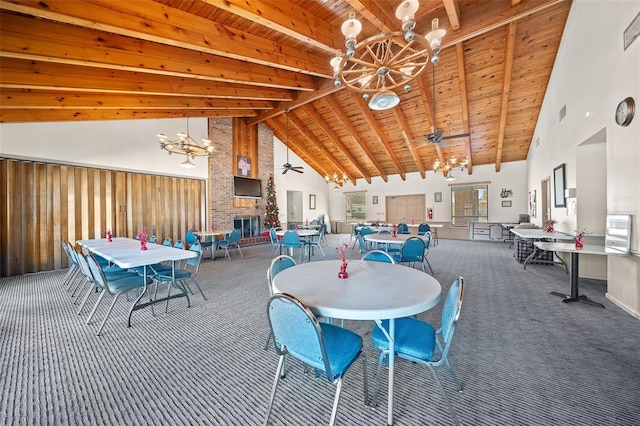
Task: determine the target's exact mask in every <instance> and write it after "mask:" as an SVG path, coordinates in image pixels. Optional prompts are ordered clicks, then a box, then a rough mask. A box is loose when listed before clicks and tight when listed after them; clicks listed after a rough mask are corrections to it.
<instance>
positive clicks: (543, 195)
mask: <svg viewBox="0 0 640 426" xmlns="http://www.w3.org/2000/svg"><path fill="white" fill-rule="evenodd" d="M550 197H551V179H550V178H549V177H548V176H547V177H546V178H544V179H542V182H541V183H540V215H541V216H542V224H543V225H544V223H545V222H546V221H547V220H549V219H551V198H550Z"/></svg>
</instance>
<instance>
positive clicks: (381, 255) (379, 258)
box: [362, 250, 396, 263]
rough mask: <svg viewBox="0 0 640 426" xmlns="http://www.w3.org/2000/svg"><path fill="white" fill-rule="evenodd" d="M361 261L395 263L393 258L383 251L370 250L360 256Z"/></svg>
mask: <svg viewBox="0 0 640 426" xmlns="http://www.w3.org/2000/svg"><path fill="white" fill-rule="evenodd" d="M362 260H369V261H372V262H386V263H396V262H395V260H393V257H391V255H390V254H389V253H387V252H386V251H384V250H371V251H369V252H367V254H365V255H364V256H362Z"/></svg>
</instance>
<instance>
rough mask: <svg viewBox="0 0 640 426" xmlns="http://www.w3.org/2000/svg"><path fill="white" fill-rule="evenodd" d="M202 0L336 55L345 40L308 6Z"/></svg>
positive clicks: (237, 0)
mask: <svg viewBox="0 0 640 426" xmlns="http://www.w3.org/2000/svg"><path fill="white" fill-rule="evenodd" d="M202 1H203V2H204V3H208V4H211V5H213V6H215V7H217V8H219V9H222V10H226V11H227V12H229V13H233V14H234V15H237V16H240V17H242V18H244V19H247V20H249V21H251V22H255V23H256V24H260V25H263V26H265V27H267V28H270V29H272V30H274V31H277V32H279V33H282V34H286V35H287V36H289V37H291V38H294V39H296V40H298V41H301V42H303V43H305V44H308V45H310V46H314V47H316V48H318V49H321V50H324V51H325V52H327V53H328V54H330V55H334V54H335V51H336V49H337V48H338V47H337V45H338V44H340V42H341V41H342V40H343V39H344V36H343V35H342V33H341V32H340V31H339V29H338V28H336V27H334V26H332V25H330V24H329V23H328V22H326V21H323V20H321V19H318V18H317V17H315V16H314V15H311V14H309V13H307V10H306V9H305V8H303V7H301V6H298V5H296V4H295V3H291V2H287V3H284V2H277V1H260V0H252V1H250V2H249V1H246V0H202ZM341 47H342V46H340V48H341ZM325 74H326V72H325Z"/></svg>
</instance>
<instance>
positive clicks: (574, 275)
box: [534, 241, 629, 308]
mask: <svg viewBox="0 0 640 426" xmlns="http://www.w3.org/2000/svg"><path fill="white" fill-rule="evenodd" d="M534 245H535V246H536V247H538V248H539V249H541V250H549V251H553V252H554V253H555V252H557V251H559V252H561V253H571V272H570V273H569V282H570V283H571V292H570V294H568V295H567V294H564V293H559V292H557V291H552V292H549V294H553V295H554V296H559V297H562V301H563V302H564V303H569V302H583V303H588V304H590V305H595V306H600V307H602V308H604V305H602V304H601V303H597V302H594V301H592V300H589V298H588V297H587V296H583V295H580V294H578V293H579V291H578V285H579V279H580V278H579V274H578V261H579V256H580V254H595V255H600V256H610V255H612V256H628V255H629V254H628V253H626V252H624V251H621V250H616V249H613V248H610V247H605V246H600V245H592V244H585V245H584V246H583V247H582V248H581V249H577V248H576V245H575V244H574V243H549V242H542V241H536V242H535V243H534Z"/></svg>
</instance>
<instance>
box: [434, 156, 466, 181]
mask: <svg viewBox="0 0 640 426" xmlns="http://www.w3.org/2000/svg"><path fill="white" fill-rule="evenodd" d="M468 165H469V159H467V158H465V159H464V160H462V161H461V162H459V163H458V160H456V159H455V158H454V157H451V158H449V160H447V161H445V162H444V163H440V160H436V161H435V162H434V163H433V171H434V173H438V172H442V173H444V179H445V180H449V181H451V180H456V177H455V176H454V175H453V173H452V172H453V171H454V170H455V169H458V170H460V171H461V172H462V171H464V170H466V168H467V166H468Z"/></svg>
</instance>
